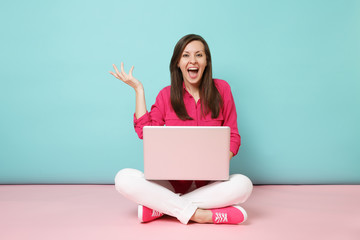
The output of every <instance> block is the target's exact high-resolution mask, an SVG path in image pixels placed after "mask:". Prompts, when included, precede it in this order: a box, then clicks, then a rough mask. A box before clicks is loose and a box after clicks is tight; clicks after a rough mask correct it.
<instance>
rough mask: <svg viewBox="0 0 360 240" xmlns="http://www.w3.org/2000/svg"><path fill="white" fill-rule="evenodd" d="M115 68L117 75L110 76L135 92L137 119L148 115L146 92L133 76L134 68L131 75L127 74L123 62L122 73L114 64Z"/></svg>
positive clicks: (130, 72)
mask: <svg viewBox="0 0 360 240" xmlns="http://www.w3.org/2000/svg"><path fill="white" fill-rule="evenodd" d="M113 67H114V69H115V73H113V72H110V74H111V75H113V76H114V77H116V78H117V79H120V80H121V81H123V82H124V83H126V84H127V85H129V86H130V87H132V88H133V89H134V90H135V95H136V96H135V117H136V118H137V119H139V118H141V117H142V116H143V115H145V113H146V102H145V92H144V87H143V85H142V83H141V82H140V81H139V80H137V79H136V78H134V76H133V75H132V72H133V70H134V66H132V67H131V69H130V71H129V74H126V73H125V71H124V63H123V62H121V72H119V70H118V69H117V67H116V66H115V64H113Z"/></svg>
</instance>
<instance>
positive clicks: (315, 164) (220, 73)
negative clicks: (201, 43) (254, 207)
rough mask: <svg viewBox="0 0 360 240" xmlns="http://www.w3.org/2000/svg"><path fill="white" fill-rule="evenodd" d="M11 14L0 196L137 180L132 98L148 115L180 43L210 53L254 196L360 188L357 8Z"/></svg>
mask: <svg viewBox="0 0 360 240" xmlns="http://www.w3.org/2000/svg"><path fill="white" fill-rule="evenodd" d="M170 2H171V1H146V0H131V1H130V0H126V1H106V0H105V1H91V0H87V1H84V0H75V1H74V0H72V1H70V0H69V1H59V0H57V1H30V2H29V1H24V0H22V1H21V0H20V1H7V2H6V3H2V6H1V8H0V24H1V38H0V52H1V58H0V61H1V62H0V68H1V72H0V81H1V82H0V112H1V117H0V183H112V182H113V177H114V175H115V174H116V172H117V171H118V170H119V169H121V168H124V167H133V168H138V169H142V168H143V165H142V141H141V140H139V139H138V138H137V135H136V134H135V132H134V130H133V123H132V117H133V112H134V109H135V101H134V100H135V95H134V92H133V90H132V89H131V88H130V87H128V86H126V85H125V84H123V83H121V82H120V81H119V80H117V79H115V78H113V77H112V76H111V75H110V74H109V73H108V72H109V71H110V70H112V66H111V65H112V64H113V63H116V64H118V65H119V64H120V62H121V61H124V62H125V68H126V69H127V70H128V69H129V68H130V67H131V65H135V69H134V75H135V76H136V77H137V78H138V79H139V80H141V81H142V82H143V84H144V87H145V90H146V98H147V105H148V109H150V106H151V105H152V104H153V103H154V100H155V97H156V95H157V93H158V92H159V90H160V89H161V88H163V87H164V86H166V85H169V83H170V80H169V75H170V74H169V70H168V67H169V61H170V58H171V54H172V51H173V47H174V45H175V43H176V42H177V41H178V39H180V38H181V37H182V36H183V35H185V34H188V33H197V34H200V35H202V36H203V37H204V38H205V39H206V40H207V41H208V43H209V46H210V49H211V52H212V57H213V69H214V77H217V78H222V79H225V80H227V81H228V82H229V84H230V85H231V87H232V91H233V94H234V98H235V101H236V105H237V110H238V117H239V118H238V124H239V130H240V134H241V136H242V140H243V144H242V146H241V148H240V152H239V154H238V155H237V156H236V157H235V158H234V159H233V160H232V164H231V171H232V172H241V173H244V174H246V175H248V176H249V177H250V178H251V179H252V180H253V181H254V183H257V184H281V183H285V184H301V183H305V184H308V183H310V184H319V183H328V184H333V183H339V184H342V183H360V148H359V147H358V145H359V144H360V126H359V125H360V124H359V122H360V2H359V1H356V0H354V1H351V0H349V1H340V0H338V1H337V0H335V1H325V0H323V1H320V0H306V1H300V0H298V1H287V0H282V1H281V0H278V1H266V0H262V1H235V0H234V1H205V0H203V1H189V0H183V1H174V2H176V3H170Z"/></svg>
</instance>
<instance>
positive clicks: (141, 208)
mask: <svg viewBox="0 0 360 240" xmlns="http://www.w3.org/2000/svg"><path fill="white" fill-rule="evenodd" d="M142 217H143V206H142V205H139V206H138V219H139V221H140V222H144V221H143V220H142V219H143V218H142Z"/></svg>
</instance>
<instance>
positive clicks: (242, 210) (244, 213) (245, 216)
mask: <svg viewBox="0 0 360 240" xmlns="http://www.w3.org/2000/svg"><path fill="white" fill-rule="evenodd" d="M233 207H234V208H237V209H239V210H240V211H241V213H242V214H243V216H244V220H243V221H242V222H241V223H243V222H245V221H246V220H247V217H248V216H247V213H246V211H245V209H243V208H242V207H240V206H233ZM241 223H238V224H241Z"/></svg>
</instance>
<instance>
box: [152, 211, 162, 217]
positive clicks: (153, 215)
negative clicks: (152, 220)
mask: <svg viewBox="0 0 360 240" xmlns="http://www.w3.org/2000/svg"><path fill="white" fill-rule="evenodd" d="M161 215H162V213H161V212H158V211H155V210H153V212H152V214H151V216H152V217H160V216H161Z"/></svg>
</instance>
